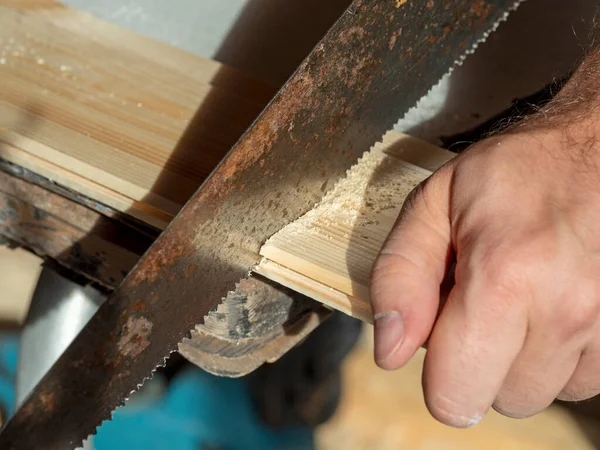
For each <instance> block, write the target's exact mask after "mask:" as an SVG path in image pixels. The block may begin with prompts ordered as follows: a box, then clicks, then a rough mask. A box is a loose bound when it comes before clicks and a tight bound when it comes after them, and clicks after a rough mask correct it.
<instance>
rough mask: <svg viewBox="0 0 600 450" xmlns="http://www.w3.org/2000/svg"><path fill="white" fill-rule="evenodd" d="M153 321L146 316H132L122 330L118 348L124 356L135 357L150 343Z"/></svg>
mask: <svg viewBox="0 0 600 450" xmlns="http://www.w3.org/2000/svg"><path fill="white" fill-rule="evenodd" d="M151 332H152V322H150V321H149V320H148V319H146V318H145V317H133V316H130V317H129V318H128V319H127V323H126V324H125V325H123V328H122V330H121V339H119V342H117V349H118V350H119V352H120V353H121V355H123V356H130V357H135V356H137V355H139V354H140V353H142V352H143V351H144V350H145V349H146V347H148V346H149V345H150V340H149V337H150V333H151Z"/></svg>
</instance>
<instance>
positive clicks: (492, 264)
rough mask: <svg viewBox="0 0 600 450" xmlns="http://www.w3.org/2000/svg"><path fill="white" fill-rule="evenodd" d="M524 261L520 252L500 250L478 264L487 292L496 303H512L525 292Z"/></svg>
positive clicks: (485, 257)
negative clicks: (501, 301)
mask: <svg viewBox="0 0 600 450" xmlns="http://www.w3.org/2000/svg"><path fill="white" fill-rule="evenodd" d="M524 264H525V263H524V261H523V259H522V258H521V256H520V253H519V252H515V251H505V250H499V251H495V252H494V253H493V254H488V255H486V256H484V257H483V259H482V261H481V262H480V263H479V264H478V265H479V267H480V269H479V272H480V273H481V275H482V277H483V281H484V283H485V286H486V290H488V291H491V293H492V298H493V299H494V302H496V301H498V300H502V299H504V300H505V301H512V300H513V299H514V298H516V297H517V296H518V294H519V293H520V292H521V291H522V290H523V288H524V286H525V282H526V275H525V271H526V268H525V267H524Z"/></svg>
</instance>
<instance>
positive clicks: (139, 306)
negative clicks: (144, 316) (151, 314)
mask: <svg viewBox="0 0 600 450" xmlns="http://www.w3.org/2000/svg"><path fill="white" fill-rule="evenodd" d="M145 309H146V302H144V301H143V300H141V299H140V300H138V301H136V302H135V303H134V304H133V305H132V306H131V310H132V311H133V312H142V311H144V310H145ZM123 312H125V311H123Z"/></svg>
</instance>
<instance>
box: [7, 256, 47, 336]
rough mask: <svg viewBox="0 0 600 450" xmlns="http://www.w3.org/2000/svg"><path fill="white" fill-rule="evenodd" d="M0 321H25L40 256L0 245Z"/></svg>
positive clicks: (40, 268)
mask: <svg viewBox="0 0 600 450" xmlns="http://www.w3.org/2000/svg"><path fill="white" fill-rule="evenodd" d="M0 267H1V268H2V270H0V291H1V292H2V294H1V295H0V324H8V325H20V324H22V323H23V322H24V321H25V317H26V316H27V311H28V310H29V304H30V303H31V296H32V295H33V291H34V290H35V286H36V284H37V280H38V278H39V276H40V272H41V270H42V259H41V258H39V257H37V256H35V255H34V254H32V253H29V252H27V251H25V250H21V249H10V248H8V247H3V246H0Z"/></svg>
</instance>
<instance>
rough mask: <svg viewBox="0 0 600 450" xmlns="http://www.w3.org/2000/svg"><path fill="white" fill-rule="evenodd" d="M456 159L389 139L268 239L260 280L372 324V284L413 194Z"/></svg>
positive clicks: (394, 136)
mask: <svg viewBox="0 0 600 450" xmlns="http://www.w3.org/2000/svg"><path fill="white" fill-rule="evenodd" d="M453 156H454V154H453V153H451V152H448V151H446V150H442V149H440V148H438V147H435V146H433V145H430V144H428V143H426V142H423V141H421V140H418V139H415V138H411V137H409V136H406V135H404V134H401V133H397V132H390V133H388V134H387V135H386V136H385V137H384V139H383V141H382V143H378V144H376V145H375V146H374V147H373V149H372V150H371V151H370V152H368V153H366V154H365V155H364V156H363V157H362V158H361V159H360V161H359V162H358V163H357V164H356V165H355V166H354V167H352V168H351V169H350V170H349V171H348V174H347V176H346V178H345V179H343V180H342V181H340V182H339V183H338V184H337V185H336V186H335V187H334V189H333V190H332V191H331V192H330V193H329V194H327V195H326V196H325V198H324V199H323V200H322V201H321V203H319V205H317V206H316V207H315V208H314V209H312V210H311V211H309V212H308V213H306V214H305V215H304V216H302V217H301V218H300V219H298V220H297V221H295V222H293V223H291V224H290V225H288V226H287V227H285V228H283V229H282V230H281V231H279V232H278V233H277V234H275V235H274V236H273V237H271V238H270V239H269V240H268V241H267V242H266V243H265V245H264V246H263V247H262V249H261V251H260V253H261V255H262V256H263V257H264V258H265V259H264V260H263V261H262V262H261V263H260V264H259V265H258V267H256V268H255V271H256V272H257V273H260V274H261V275H263V276H265V277H267V278H270V279H272V280H273V281H276V282H278V283H280V284H283V285H285V286H287V287H289V288H292V289H294V290H297V291H299V292H301V293H303V294H304V295H307V296H309V297H312V298H314V299H315V300H318V301H320V302H322V303H324V304H326V305H328V306H330V307H332V308H335V309H338V310H340V311H342V312H344V313H346V314H349V315H351V316H353V317H356V318H358V319H360V320H363V321H366V322H371V321H372V313H371V307H370V299H369V277H370V273H371V268H372V266H373V263H374V262H375V259H376V257H377V255H378V253H379V250H380V249H381V246H382V245H383V243H384V241H385V239H386V238H387V235H388V234H389V232H390V231H391V229H392V227H393V225H394V222H395V220H396V218H397V216H398V213H399V212H400V209H401V207H402V204H403V203H404V200H405V199H406V197H407V196H408V194H409V193H410V192H411V191H412V190H413V189H414V188H415V187H416V186H417V185H418V184H419V183H421V182H422V181H424V180H425V179H426V178H427V177H428V176H429V175H430V174H431V172H432V171H434V170H436V169H437V168H439V167H440V166H442V165H443V164H445V163H446V162H448V161H449V160H450V159H452V157H453Z"/></svg>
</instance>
